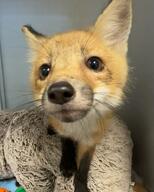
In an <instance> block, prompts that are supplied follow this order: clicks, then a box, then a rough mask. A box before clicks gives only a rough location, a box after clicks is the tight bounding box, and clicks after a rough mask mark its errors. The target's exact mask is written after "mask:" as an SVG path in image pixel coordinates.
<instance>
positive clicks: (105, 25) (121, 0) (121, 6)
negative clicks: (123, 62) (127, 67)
mask: <svg viewBox="0 0 154 192" xmlns="http://www.w3.org/2000/svg"><path fill="white" fill-rule="evenodd" d="M131 25H132V0H112V1H111V2H110V4H109V5H108V6H107V8H106V9H105V10H104V12H103V13H102V14H101V15H100V16H99V17H98V19H97V21H96V24H95V28H94V31H95V33H96V34H97V35H98V36H99V37H100V38H102V40H104V41H105V42H106V44H107V45H108V46H110V47H113V48H115V49H117V51H120V52H124V54H126V53H127V42H128V38H129V34H130V30H131Z"/></svg>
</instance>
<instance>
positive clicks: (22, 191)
mask: <svg viewBox="0 0 154 192" xmlns="http://www.w3.org/2000/svg"><path fill="white" fill-rule="evenodd" d="M15 192H26V191H25V189H24V188H23V187H19V188H18V189H17V190H16V191H15Z"/></svg>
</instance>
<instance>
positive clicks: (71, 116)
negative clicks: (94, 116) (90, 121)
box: [52, 109, 88, 122]
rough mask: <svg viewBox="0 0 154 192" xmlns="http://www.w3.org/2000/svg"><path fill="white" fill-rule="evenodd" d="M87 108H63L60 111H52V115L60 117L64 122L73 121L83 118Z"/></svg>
mask: <svg viewBox="0 0 154 192" xmlns="http://www.w3.org/2000/svg"><path fill="white" fill-rule="evenodd" d="M87 112H88V111H87V110H81V109H80V110H71V109H70V110H66V109H62V110H59V111H54V112H52V115H54V116H55V117H57V118H58V119H60V120H61V121H64V122H73V121H76V120H79V119H81V118H83V117H84V116H85V115H86V114H87Z"/></svg>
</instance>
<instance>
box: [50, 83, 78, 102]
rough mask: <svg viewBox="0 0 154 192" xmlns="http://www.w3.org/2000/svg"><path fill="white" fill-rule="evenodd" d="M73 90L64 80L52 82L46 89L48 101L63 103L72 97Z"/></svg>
mask: <svg viewBox="0 0 154 192" xmlns="http://www.w3.org/2000/svg"><path fill="white" fill-rule="evenodd" d="M74 95H75V90H74V88H73V87H72V85H71V84H69V83H68V82H66V81H60V82H57V83H54V84H52V85H51V86H50V87H49V89H48V99H49V101H50V102H52V103H55V104H59V105H63V104H64V103H67V102H69V101H70V100H72V99H73V97H74Z"/></svg>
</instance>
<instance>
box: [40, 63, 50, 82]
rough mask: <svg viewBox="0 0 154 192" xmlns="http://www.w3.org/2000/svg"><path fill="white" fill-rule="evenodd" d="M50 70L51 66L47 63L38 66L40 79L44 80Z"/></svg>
mask: <svg viewBox="0 0 154 192" xmlns="http://www.w3.org/2000/svg"><path fill="white" fill-rule="evenodd" d="M50 70H51V66H50V65H49V64H47V63H45V64H43V65H41V67H40V71H39V73H40V74H39V75H40V79H41V80H44V79H45V78H46V77H47V76H48V75H49V73H50Z"/></svg>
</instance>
